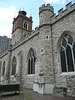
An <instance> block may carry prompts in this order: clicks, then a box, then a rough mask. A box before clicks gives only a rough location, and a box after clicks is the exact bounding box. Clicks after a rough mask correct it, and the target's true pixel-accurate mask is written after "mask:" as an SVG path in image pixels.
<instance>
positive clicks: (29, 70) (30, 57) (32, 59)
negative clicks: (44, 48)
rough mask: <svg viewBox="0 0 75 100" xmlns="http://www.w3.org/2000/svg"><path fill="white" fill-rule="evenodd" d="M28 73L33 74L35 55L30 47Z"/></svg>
mask: <svg viewBox="0 0 75 100" xmlns="http://www.w3.org/2000/svg"><path fill="white" fill-rule="evenodd" d="M28 74H35V56H34V51H33V49H30V51H29V55H28Z"/></svg>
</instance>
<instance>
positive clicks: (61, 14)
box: [51, 2, 75, 23]
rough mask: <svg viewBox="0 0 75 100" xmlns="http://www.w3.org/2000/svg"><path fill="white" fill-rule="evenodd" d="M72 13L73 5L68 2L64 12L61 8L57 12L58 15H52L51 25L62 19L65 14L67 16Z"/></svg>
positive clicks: (74, 6)
mask: <svg viewBox="0 0 75 100" xmlns="http://www.w3.org/2000/svg"><path fill="white" fill-rule="evenodd" d="M72 11H75V3H74V4H72V2H69V3H68V4H67V5H66V9H65V10H63V8H61V9H60V10H59V11H58V15H56V14H54V15H53V16H51V23H55V22H57V21H58V20H59V19H61V18H62V17H64V16H66V15H67V14H69V13H70V12H72Z"/></svg>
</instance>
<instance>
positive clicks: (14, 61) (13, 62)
mask: <svg viewBox="0 0 75 100" xmlns="http://www.w3.org/2000/svg"><path fill="white" fill-rule="evenodd" d="M15 74H16V58H15V57H14V58H13V60H12V75H15Z"/></svg>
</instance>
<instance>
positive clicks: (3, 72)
mask: <svg viewBox="0 0 75 100" xmlns="http://www.w3.org/2000/svg"><path fill="white" fill-rule="evenodd" d="M4 74H5V61H4V62H3V71H2V76H3V75H4Z"/></svg>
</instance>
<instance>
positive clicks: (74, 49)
mask: <svg viewBox="0 0 75 100" xmlns="http://www.w3.org/2000/svg"><path fill="white" fill-rule="evenodd" d="M73 55H74V64H75V43H74V45H73Z"/></svg>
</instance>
